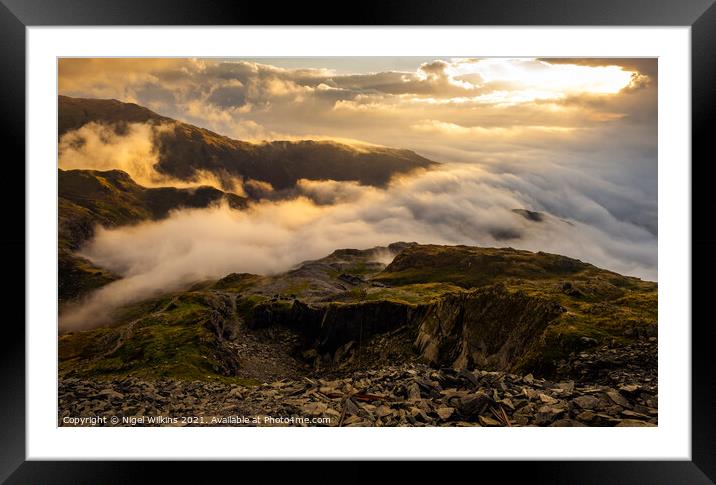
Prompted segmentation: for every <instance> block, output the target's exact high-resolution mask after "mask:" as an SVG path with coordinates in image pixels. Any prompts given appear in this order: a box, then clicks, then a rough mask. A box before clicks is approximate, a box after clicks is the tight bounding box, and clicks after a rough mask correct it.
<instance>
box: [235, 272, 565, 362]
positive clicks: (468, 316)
mask: <svg viewBox="0 0 716 485" xmlns="http://www.w3.org/2000/svg"><path fill="white" fill-rule="evenodd" d="M563 311H564V309H563V308H562V307H561V306H560V305H559V304H558V303H556V302H554V301H550V300H547V299H544V298H540V297H533V296H528V295H527V294H525V293H524V292H519V291H517V292H515V291H510V290H508V289H506V288H505V287H504V286H502V285H496V286H491V287H487V288H481V289H478V290H473V291H467V292H463V293H460V294H449V295H445V296H443V297H441V298H438V299H435V300H433V301H432V302H429V303H426V304H420V305H410V304H407V303H402V302H393V301H368V302H361V303H352V304H330V305H324V306H313V305H308V304H305V303H302V302H300V301H298V300H295V301H293V303H290V304H289V303H279V302H271V303H265V304H259V305H257V306H256V307H255V308H254V309H253V310H252V312H251V313H250V316H249V317H248V318H247V324H248V326H249V327H250V328H254V329H256V328H265V327H268V326H271V325H286V326H290V327H291V328H292V329H294V330H295V331H297V332H298V333H299V334H300V335H302V336H303V338H304V342H305V349H309V350H310V349H313V350H315V352H316V353H317V354H318V355H326V354H328V355H329V356H330V358H331V360H333V361H334V362H335V361H336V360H338V357H339V356H340V357H343V358H345V357H346V356H347V355H346V354H347V353H346V351H345V349H346V348H351V349H354V350H353V351H359V349H361V348H364V347H365V346H366V345H370V339H371V337H373V336H376V335H382V334H387V333H389V332H391V331H394V330H395V329H399V328H402V327H407V328H409V329H412V330H413V331H414V333H415V334H416V338H415V341H414V350H415V352H416V353H417V354H418V355H419V356H420V358H421V359H422V360H423V361H425V362H426V363H428V364H430V365H432V366H435V367H453V368H455V369H472V368H474V367H479V368H485V369H495V370H497V369H499V370H507V369H510V368H511V367H512V366H513V365H514V364H515V363H516V362H517V361H518V360H519V359H520V358H521V357H522V356H523V355H524V353H525V352H526V351H527V350H528V348H529V347H530V346H531V345H532V344H534V343H535V342H537V341H538V339H539V338H540V336H541V335H542V332H543V331H544V329H545V327H546V326H547V325H549V323H550V322H552V321H553V320H554V319H556V318H557V317H558V316H559V315H560V314H561V313H562V312H563ZM356 344H357V345H356ZM305 349H304V350H305ZM348 355H350V354H348Z"/></svg>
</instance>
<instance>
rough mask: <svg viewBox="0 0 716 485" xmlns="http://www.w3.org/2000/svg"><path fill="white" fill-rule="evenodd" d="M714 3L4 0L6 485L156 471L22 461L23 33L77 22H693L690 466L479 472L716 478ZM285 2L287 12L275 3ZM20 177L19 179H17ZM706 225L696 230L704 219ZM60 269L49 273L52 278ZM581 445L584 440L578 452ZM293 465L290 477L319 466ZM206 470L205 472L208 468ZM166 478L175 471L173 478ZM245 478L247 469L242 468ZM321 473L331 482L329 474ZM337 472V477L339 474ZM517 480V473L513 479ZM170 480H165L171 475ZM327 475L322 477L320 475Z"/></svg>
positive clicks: (487, 469) (186, 470)
mask: <svg viewBox="0 0 716 485" xmlns="http://www.w3.org/2000/svg"><path fill="white" fill-rule="evenodd" d="M714 1H715V0H688V1H686V0H680V1H679V0H601V1H598V2H597V1H590V0H540V1H537V0H511V1H504V0H503V1H500V0H483V1H469V0H449V1H447V0H443V1H441V2H431V1H429V0H412V1H411V0H399V1H396V0H394V1H391V2H389V3H387V2H383V3H381V2H361V3H360V4H345V5H337V4H336V3H335V2H332V3H328V2H322V1H314V2H310V4H308V3H295V4H289V3H282V4H273V3H268V2H247V1H244V2H238V1H224V0H205V1H202V2H188V1H180V0H142V1H139V0H123V1H121V0H53V1H50V0H0V59H1V63H0V66H2V68H0V78H1V79H2V85H1V89H0V106H1V112H2V117H1V120H2V121H1V123H2V130H0V137H2V147H3V148H4V150H3V151H4V152H5V154H6V158H5V160H4V163H3V175H4V177H3V178H4V179H5V181H4V183H3V189H2V190H1V191H0V194H1V195H0V197H2V208H3V211H2V214H3V220H4V229H5V231H3V232H4V235H3V238H2V240H1V241H2V242H1V244H2V250H3V254H4V255H5V256H6V257H5V264H4V266H5V269H6V274H7V275H9V274H11V273H10V271H9V270H13V271H14V272H15V275H14V276H13V277H12V279H10V278H8V279H7V280H6V281H10V282H11V283H12V284H10V285H8V287H7V288H6V290H5V294H4V296H5V298H6V308H7V307H13V308H14V309H15V310H17V317H15V318H9V317H8V316H6V317H5V318H4V319H3V320H4V321H3V326H4V328H3V332H2V334H0V346H1V348H0V364H1V365H0V372H1V375H2V380H1V381H0V382H1V383H2V387H0V419H1V420H2V424H1V426H2V428H0V429H1V431H0V481H2V480H7V483H65V482H67V483H126V482H128V481H130V480H131V481H135V480H136V479H137V478H140V477H142V476H146V475H145V474H146V472H147V471H149V470H150V469H152V468H155V464H153V463H148V462H139V463H121V462H104V463H103V462H39V461H26V454H25V451H26V450H25V425H26V415H25V412H26V411H25V365H26V362H25V332H24V327H23V326H22V325H21V324H20V318H22V319H23V320H24V306H21V305H20V301H23V300H24V298H23V296H24V294H25V285H24V284H21V282H24V281H25V276H24V267H22V268H21V262H20V260H21V258H20V257H19V255H20V254H26V253H25V248H26V243H27V241H26V240H25V214H24V212H22V213H21V212H20V211H19V201H20V200H25V192H24V190H25V189H24V187H25V183H24V181H25V175H24V163H21V161H22V160H24V159H25V81H26V80H25V28H26V27H28V26H54V25H59V26H64V25H67V26H79V25H100V26H105V25H156V26H161V25H446V26H459V25H514V26H522V25H533V26H534V25H546V26H560V25H571V26H617V25H620V26H690V27H691V66H692V73H691V74H692V93H691V94H692V162H691V174H692V234H691V237H692V254H691V258H692V261H694V262H697V263H698V264H693V265H692V322H668V324H673V325H688V324H689V323H691V325H692V327H691V329H692V386H691V389H692V428H691V437H692V460H693V461H691V462H688V461H680V462H653V461H645V462H567V463H554V462H528V463H520V464H510V465H509V466H508V467H507V469H508V470H509V471H507V472H506V471H505V464H504V463H502V464H500V463H483V464H480V465H479V476H481V477H485V478H486V477H488V476H489V475H490V474H491V472H493V471H496V472H498V473H501V474H503V475H504V476H506V475H505V473H507V474H508V475H509V478H511V479H512V478H514V477H515V476H517V475H519V474H526V475H527V476H528V477H530V481H531V482H543V481H544V482H549V483H603V482H606V481H608V482H612V483H713V481H714V480H716V460H714V457H716V426H715V423H716V419H715V418H714V411H716V393H715V392H714V390H715V389H716V374H714V373H712V369H713V367H712V363H713V358H712V346H713V345H714V344H713V342H714V341H716V330H715V328H716V326H714V325H713V324H712V319H711V318H708V314H707V313H706V311H707V309H708V307H707V301H708V300H707V297H708V296H709V294H710V293H712V291H713V290H714V287H715V286H716V283H714V281H716V280H714V278H712V277H711V278H709V276H710V275H713V274H714V269H716V264H715V263H716V256H714V255H716V251H715V250H716V232H715V231H714V224H712V223H709V221H710V219H712V217H711V218H709V217H708V215H709V213H710V212H712V211H713V209H712V206H713V204H712V202H711V199H710V198H709V196H710V194H709V192H708V191H707V190H706V188H707V187H706V184H707V183H709V182H710V177H708V167H709V165H710V164H711V163H713V155H712V151H713V150H712V148H711V145H712V143H711V138H712V135H711V133H710V128H711V126H713V123H714V121H715V118H716V116H715V114H714V113H715V111H716V110H715V109H714V106H715V105H716V5H714ZM278 5H280V6H278ZM13 172H14V173H13ZM702 218H703V220H704V222H705V223H702V224H696V222H697V221H699V220H700V219H702ZM53 271H54V268H48V275H51V274H52V272H53ZM575 446H578V444H575ZM304 465H305V464H303V465H298V464H293V465H292V471H291V473H292V474H293V473H295V474H302V473H310V474H312V475H314V476H315V473H316V472H315V468H308V467H307V466H304ZM342 466H343V468H342V470H341V471H340V475H339V476H340V477H341V480H342V481H345V480H350V481H359V480H361V481H362V479H361V477H362V476H365V474H366V472H367V471H368V470H369V468H366V467H365V466H364V465H363V466H362V465H360V464H349V465H342ZM171 468H172V471H173V472H174V473H180V474H181V475H182V477H183V479H184V480H187V479H190V478H191V477H192V476H194V475H195V474H197V475H196V476H201V477H202V478H203V479H206V477H207V474H211V472H214V471H216V470H218V468H215V467H213V466H212V469H211V471H209V470H207V468H206V467H197V466H196V464H191V463H185V464H178V463H174V464H173V465H172V467H171ZM199 468H203V469H199ZM425 469H426V467H425V466H418V465H417V464H415V466H412V467H411V469H410V471H409V472H408V474H407V475H404V477H403V479H405V480H407V479H409V477H410V475H414V476H416V477H417V476H420V475H422V474H423V473H424V471H425ZM162 473H166V472H165V471H164V470H163V471H162ZM242 473H244V472H242ZM326 473H327V472H321V473H320V474H321V475H325V476H324V478H326V479H327V478H329V476H330V475H331V474H326ZM337 473H338V472H337ZM515 474H517V475H515ZM164 478H165V479H167V478H168V475H164ZM318 478H321V476H319V477H318Z"/></svg>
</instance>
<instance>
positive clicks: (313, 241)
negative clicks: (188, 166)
mask: <svg viewBox="0 0 716 485" xmlns="http://www.w3.org/2000/svg"><path fill="white" fill-rule="evenodd" d="M530 184H531V182H529V181H525V180H524V179H520V178H517V177H504V176H501V175H497V174H494V173H491V172H489V171H487V170H485V169H483V168H480V167H476V166H474V165H468V164H455V165H449V166H445V167H442V168H440V169H437V170H431V171H424V172H420V173H419V174H417V175H413V176H401V177H398V178H395V179H394V180H393V181H392V182H391V184H390V185H389V186H388V187H387V188H386V189H377V188H375V187H364V186H360V185H358V184H356V183H352V182H335V181H301V183H299V184H298V186H297V190H298V192H297V193H296V194H294V197H293V198H290V199H283V200H276V201H269V200H264V201H261V202H258V203H255V204H253V205H252V206H251V207H250V208H249V209H248V210H246V211H235V210H231V209H229V208H228V207H226V206H222V207H212V208H208V209H187V210H182V211H179V212H176V213H173V214H172V215H171V216H170V217H169V218H168V219H166V220H162V221H158V222H148V223H144V224H141V225H138V226H131V227H123V228H117V229H111V230H108V229H99V230H98V232H97V235H96V237H95V238H94V239H93V240H92V241H91V242H90V243H89V244H88V245H87V246H86V247H85V248H83V250H82V251H81V254H82V255H83V256H85V257H87V258H89V259H90V260H91V261H93V262H94V263H95V264H97V265H99V266H101V267H105V268H108V269H111V270H112V271H114V272H117V273H118V274H120V275H122V276H123V279H121V280H119V281H117V282H114V283H111V284H109V285H107V286H106V287H104V288H102V289H100V290H99V291H97V292H96V293H94V294H92V295H91V296H90V297H89V299H88V300H87V302H85V304H84V305H83V306H81V307H79V308H76V309H74V310H70V311H68V312H66V313H65V314H63V315H62V318H61V327H62V328H65V329H68V328H78V327H81V326H83V325H94V324H97V323H102V322H103V321H106V320H105V319H107V318H108V316H109V312H111V311H112V310H113V309H114V308H117V307H118V306H121V305H123V304H126V303H130V302H134V301H137V300H140V299H143V298H148V297H150V296H151V295H155V294H159V293H162V292H167V291H172V290H175V289H179V288H181V287H183V286H184V285H187V284H189V283H191V282H194V281H199V280H204V279H207V278H219V277H221V276H224V275H226V274H228V273H231V272H249V273H259V274H276V273H280V272H283V271H286V270H288V269H290V268H292V267H294V266H295V265H296V264H298V263H300V262H301V261H304V260H308V259H316V258H320V257H323V256H326V255H328V254H330V253H331V252H332V251H333V250H335V249H337V248H362V249H365V248H371V247H374V246H378V245H387V244H389V243H392V242H396V241H401V240H402V241H418V242H420V243H436V244H469V245H478V246H488V247H491V246H496V247H503V246H511V247H515V248H521V249H528V250H532V251H547V252H553V253H559V254H564V255H568V256H572V257H576V258H579V259H582V260H584V261H587V262H591V263H594V264H597V265H598V266H602V267H606V268H609V269H612V270H615V271H618V272H621V273H625V274H631V275H637V276H641V277H644V278H648V279H656V274H657V269H656V237H655V236H653V235H652V234H650V233H649V232H648V231H647V230H645V229H643V228H641V227H639V226H637V225H633V224H629V223H627V222H622V221H619V220H617V219H616V218H614V216H613V215H611V214H610V213H609V211H608V210H605V209H604V208H603V207H600V206H599V205H598V204H596V203H595V202H594V201H593V200H591V199H589V198H587V197H584V196H581V195H580V194H578V193H577V194H572V193H564V194H556V195H557V196H556V197H550V198H547V199H548V200H549V201H551V203H552V204H553V207H552V209H553V210H550V211H547V212H548V215H547V216H546V217H545V218H544V220H543V221H542V222H535V221H530V220H528V219H526V218H524V217H522V216H520V215H519V214H515V213H514V212H513V209H515V208H526V209H530V210H542V211H545V210H546V208H545V207H544V205H543V204H542V203H541V202H540V200H541V199H542V198H541V196H540V195H537V196H536V197H535V196H533V195H530V194H534V193H538V194H539V192H540V189H539V188H537V187H530ZM575 206H578V211H579V212H580V213H581V214H583V215H588V216H589V218H591V221H590V222H591V223H583V222H579V221H577V220H570V221H568V222H566V221H565V220H562V218H561V217H558V216H556V215H554V214H555V213H556V212H559V211H564V212H569V211H570V210H572V211H573V210H574V208H575ZM585 217H586V216H585Z"/></svg>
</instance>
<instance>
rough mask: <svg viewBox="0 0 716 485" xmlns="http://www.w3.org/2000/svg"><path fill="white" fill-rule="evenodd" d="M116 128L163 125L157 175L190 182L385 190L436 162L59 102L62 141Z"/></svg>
mask: <svg viewBox="0 0 716 485" xmlns="http://www.w3.org/2000/svg"><path fill="white" fill-rule="evenodd" d="M90 122H96V123H101V124H105V125H110V126H112V127H113V128H114V129H115V131H116V132H117V133H122V132H123V131H124V130H126V128H127V125H128V124H129V123H149V124H151V125H153V126H159V125H164V126H165V127H166V129H164V130H158V131H157V133H156V134H155V140H154V144H155V147H156V149H157V152H158V154H159V162H158V163H157V165H156V167H155V168H156V170H158V171H159V172H161V173H163V174H166V175H170V176H172V177H175V178H178V179H181V180H187V179H191V178H192V176H193V175H194V174H195V172H196V171H197V170H205V171H209V172H212V173H214V174H215V175H217V177H219V178H222V177H226V176H232V177H241V178H244V179H254V180H260V181H263V182H268V183H270V184H271V185H272V186H273V187H274V188H275V189H277V190H283V189H289V188H291V187H293V186H294V185H295V184H296V182H297V181H298V180H299V179H302V178H303V179H310V180H324V179H331V180H339V181H358V182H360V183H361V184H364V185H374V186H382V185H385V184H387V183H388V181H389V180H390V178H391V177H392V176H393V175H396V174H400V173H407V172H410V171H413V170H415V169H419V168H430V167H433V166H435V165H436V163H435V162H433V161H431V160H428V159H427V158H424V157H421V156H420V155H418V154H416V153H414V152H412V151H410V150H401V149H394V148H384V147H377V146H367V145H360V146H357V145H348V144H344V143H337V142H333V141H312V140H304V141H272V142H267V143H249V142H245V141H239V140H234V139H231V138H229V137H226V136H223V135H219V134H217V133H214V132H212V131H209V130H206V129H204V128H199V127H197V126H193V125H190V124H187V123H182V122H180V121H176V120H173V119H171V118H167V117H164V116H161V115H159V114H157V113H154V112H153V111H151V110H149V109H147V108H144V107H141V106H138V105H136V104H131V103H122V102H120V101H117V100H113V99H110V100H105V99H84V98H70V97H67V96H59V98H58V136H60V137H61V136H62V135H64V134H65V133H67V132H68V131H71V130H74V129H77V128H79V127H81V126H83V125H84V124H87V123H90Z"/></svg>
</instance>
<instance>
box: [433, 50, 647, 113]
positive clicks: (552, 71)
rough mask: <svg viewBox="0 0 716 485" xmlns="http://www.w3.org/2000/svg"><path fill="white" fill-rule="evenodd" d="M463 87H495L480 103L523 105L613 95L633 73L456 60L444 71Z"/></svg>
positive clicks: (614, 68)
mask: <svg viewBox="0 0 716 485" xmlns="http://www.w3.org/2000/svg"><path fill="white" fill-rule="evenodd" d="M445 72H446V73H447V74H448V75H449V76H450V78H451V79H452V80H455V81H457V82H459V83H462V85H463V86H465V85H466V84H470V85H472V86H480V85H490V84H492V85H494V86H495V87H496V89H495V90H493V91H491V92H489V93H487V94H484V95H481V96H478V97H477V98H476V99H478V100H479V101H481V102H486V103H488V102H496V103H524V102H529V101H534V100H537V99H556V98H563V97H566V96H569V95H575V94H616V93H618V92H619V91H621V90H622V89H624V88H625V87H627V86H629V84H630V83H631V82H632V79H633V77H634V75H635V74H636V73H635V72H633V71H629V70H625V69H623V68H622V67H620V66H617V65H613V66H586V65H576V64H550V63H549V62H546V61H543V60H538V59H521V58H520V59H502V58H499V59H479V60H455V61H454V62H453V63H452V64H451V65H450V66H448V67H447V68H446V69H445Z"/></svg>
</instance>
